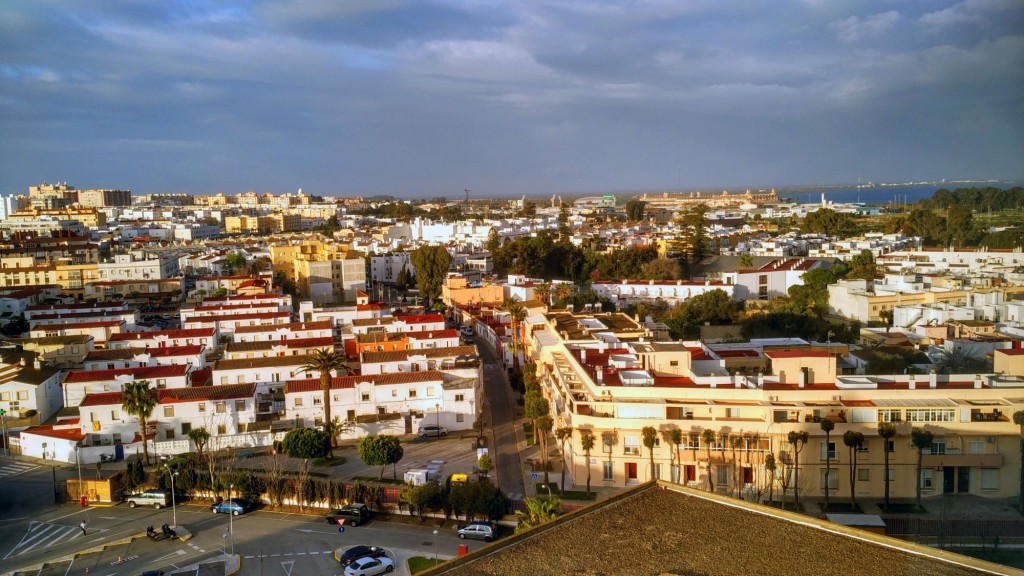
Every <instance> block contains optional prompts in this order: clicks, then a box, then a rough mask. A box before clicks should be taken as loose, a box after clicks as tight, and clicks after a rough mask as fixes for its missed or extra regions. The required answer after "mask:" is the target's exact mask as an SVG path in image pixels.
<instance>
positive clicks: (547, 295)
mask: <svg viewBox="0 0 1024 576" xmlns="http://www.w3.org/2000/svg"><path fill="white" fill-rule="evenodd" d="M553 292H554V287H553V286H552V285H551V282H538V283H536V284H534V285H533V293H534V294H535V295H536V296H539V297H540V301H541V302H543V303H544V305H545V306H550V305H551V301H550V300H551V294H552V293H553Z"/></svg>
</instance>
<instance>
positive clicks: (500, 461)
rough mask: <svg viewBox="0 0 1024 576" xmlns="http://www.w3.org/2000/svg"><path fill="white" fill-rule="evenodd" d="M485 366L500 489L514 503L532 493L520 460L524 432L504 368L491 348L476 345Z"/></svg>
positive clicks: (489, 421)
mask: <svg viewBox="0 0 1024 576" xmlns="http://www.w3.org/2000/svg"><path fill="white" fill-rule="evenodd" d="M477 350H478V351H479V353H480V360H481V361H482V362H483V364H484V394H485V396H486V398H487V401H486V405H487V422H488V424H489V425H490V426H491V429H492V431H493V433H494V451H493V452H494V453H493V455H492V456H493V457H494V467H495V476H496V477H497V483H498V487H499V488H501V490H502V492H504V493H505V494H508V496H509V498H511V499H512V500H520V499H522V498H525V497H526V496H528V495H529V494H527V492H526V485H525V483H524V481H523V465H522V461H521V460H520V459H519V450H518V437H519V435H520V434H522V431H521V429H519V427H518V426H516V424H515V405H516V404H515V398H516V396H517V393H516V392H515V391H514V390H512V388H511V387H510V386H509V383H508V376H507V374H506V373H505V368H504V366H502V365H501V364H500V363H499V362H498V361H497V360H496V359H495V357H494V354H493V353H492V352H491V350H490V348H488V347H487V346H485V345H483V344H479V345H477Z"/></svg>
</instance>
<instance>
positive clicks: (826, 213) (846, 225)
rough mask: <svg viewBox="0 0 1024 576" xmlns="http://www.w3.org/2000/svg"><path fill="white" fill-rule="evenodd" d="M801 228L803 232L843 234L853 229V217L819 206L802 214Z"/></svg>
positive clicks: (831, 234)
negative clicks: (804, 214)
mask: <svg viewBox="0 0 1024 576" xmlns="http://www.w3.org/2000/svg"><path fill="white" fill-rule="evenodd" d="M801 228H802V229H803V231H804V232H811V233H818V234H828V235H830V236H835V235H838V236H844V235H846V234H848V233H850V232H852V231H853V228H854V223H853V218H851V217H850V215H849V214H841V213H839V212H836V211H835V210H832V209H830V208H819V209H818V210H815V211H814V212H811V213H810V214H808V215H806V216H804V219H803V223H802V226H801Z"/></svg>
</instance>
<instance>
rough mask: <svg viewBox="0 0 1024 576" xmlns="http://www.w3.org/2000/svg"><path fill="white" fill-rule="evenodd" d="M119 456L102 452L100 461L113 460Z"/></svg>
mask: <svg viewBox="0 0 1024 576" xmlns="http://www.w3.org/2000/svg"><path fill="white" fill-rule="evenodd" d="M115 460H117V458H116V457H115V456H114V455H113V454H100V462H113V461H115Z"/></svg>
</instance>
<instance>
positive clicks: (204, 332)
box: [110, 328, 215, 342]
mask: <svg viewBox="0 0 1024 576" xmlns="http://www.w3.org/2000/svg"><path fill="white" fill-rule="evenodd" d="M214 333H215V330H214V329H213V328H190V329H185V330H155V331H152V332H123V333H121V334H114V335H112V336H111V337H110V341H111V342H130V341H132V340H155V339H157V338H167V339H170V340H180V339H181V338H212V337H213V335H214Z"/></svg>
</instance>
